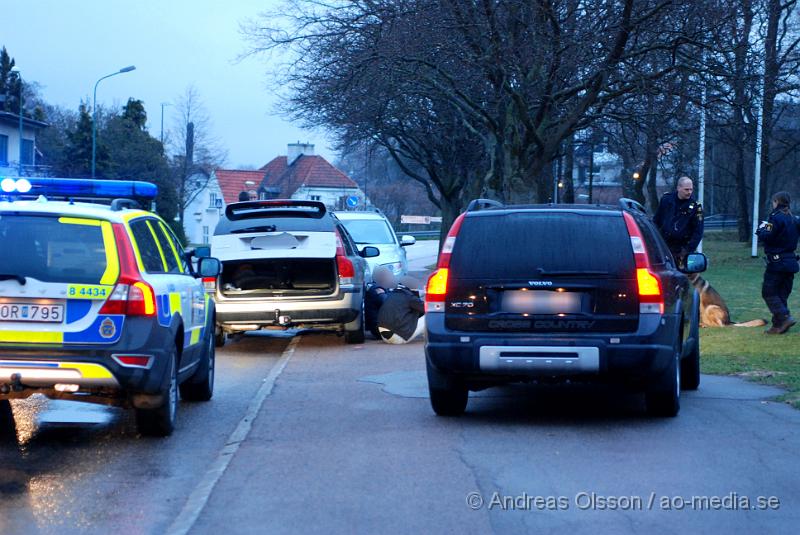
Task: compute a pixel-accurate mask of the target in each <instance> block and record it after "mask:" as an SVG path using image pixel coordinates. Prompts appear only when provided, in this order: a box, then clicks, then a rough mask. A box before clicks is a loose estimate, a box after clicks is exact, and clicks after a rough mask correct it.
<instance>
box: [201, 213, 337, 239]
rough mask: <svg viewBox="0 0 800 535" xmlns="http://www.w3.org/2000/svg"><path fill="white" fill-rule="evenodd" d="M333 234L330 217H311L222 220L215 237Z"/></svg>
mask: <svg viewBox="0 0 800 535" xmlns="http://www.w3.org/2000/svg"><path fill="white" fill-rule="evenodd" d="M284 231H305V232H333V219H332V218H331V217H330V216H325V217H321V218H318V219H317V218H311V217H254V218H248V219H237V220H233V221H231V220H230V219H227V218H222V219H220V221H219V223H218V224H217V228H216V229H214V236H222V235H225V234H239V233H245V232H284Z"/></svg>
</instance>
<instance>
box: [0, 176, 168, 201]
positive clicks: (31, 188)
mask: <svg viewBox="0 0 800 535" xmlns="http://www.w3.org/2000/svg"><path fill="white" fill-rule="evenodd" d="M2 193H5V194H7V195H11V196H25V197H38V196H39V195H44V196H45V197H68V198H78V199H87V198H88V199H116V198H127V199H130V198H135V199H143V200H150V201H152V200H153V199H155V198H156V195H158V186H156V185H155V184H152V183H150V182H141V181H137V180H90V179H81V178H41V177H29V178H13V177H5V178H0V194H2Z"/></svg>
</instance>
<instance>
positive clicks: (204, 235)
mask: <svg viewBox="0 0 800 535" xmlns="http://www.w3.org/2000/svg"><path fill="white" fill-rule="evenodd" d="M203 244H205V245H208V225H203Z"/></svg>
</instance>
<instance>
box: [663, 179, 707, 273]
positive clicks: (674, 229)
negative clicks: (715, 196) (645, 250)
mask: <svg viewBox="0 0 800 535" xmlns="http://www.w3.org/2000/svg"><path fill="white" fill-rule="evenodd" d="M693 192H694V185H693V184H692V179H690V178H689V177H688V176H682V177H680V178H679V179H678V184H677V188H676V189H675V191H672V192H669V193H665V194H664V196H663V197H661V202H659V203H658V211H656V215H655V217H654V218H653V222H654V223H655V224H656V226H657V227H658V230H659V231H660V232H661V235H662V236H663V237H664V241H666V242H667V246H668V247H669V250H670V251H671V252H672V256H673V257H675V261H676V262H678V266H683V265H684V264H685V263H686V255H688V254H689V253H692V252H694V251H695V250H696V249H697V246H698V245H699V244H700V240H702V239H703V207H702V206H701V205H700V203H699V202H697V200H696V199H694V198H693V197H692V193H693Z"/></svg>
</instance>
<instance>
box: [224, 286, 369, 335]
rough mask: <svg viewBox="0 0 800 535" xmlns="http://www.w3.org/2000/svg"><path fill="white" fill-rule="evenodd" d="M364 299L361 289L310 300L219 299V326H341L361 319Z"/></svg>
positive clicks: (244, 328)
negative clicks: (336, 295)
mask: <svg viewBox="0 0 800 535" xmlns="http://www.w3.org/2000/svg"><path fill="white" fill-rule="evenodd" d="M363 298H364V295H363V293H362V292H361V289H360V288H355V289H353V290H352V291H350V292H346V293H345V292H342V293H341V294H340V295H339V296H338V297H333V298H320V299H307V300H288V299H287V300H280V301H279V300H269V299H253V300H247V301H245V300H242V299H239V300H230V299H224V298H219V299H217V301H216V316H217V325H219V326H221V327H222V328H223V330H228V331H242V330H255V329H260V328H263V327H300V326H326V325H335V326H339V325H343V324H345V323H350V322H351V321H354V320H355V319H356V318H358V315H359V314H360V313H361V302H362V300H363ZM282 318H283V321H282ZM253 326H255V328H254V327H253Z"/></svg>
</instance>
